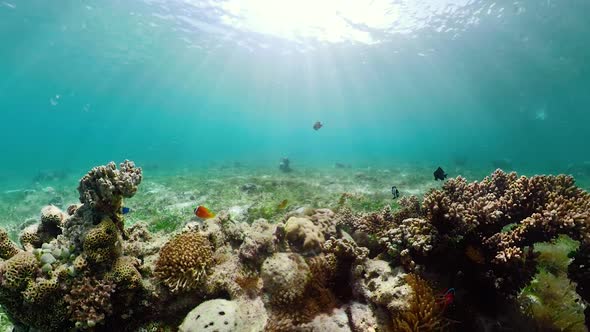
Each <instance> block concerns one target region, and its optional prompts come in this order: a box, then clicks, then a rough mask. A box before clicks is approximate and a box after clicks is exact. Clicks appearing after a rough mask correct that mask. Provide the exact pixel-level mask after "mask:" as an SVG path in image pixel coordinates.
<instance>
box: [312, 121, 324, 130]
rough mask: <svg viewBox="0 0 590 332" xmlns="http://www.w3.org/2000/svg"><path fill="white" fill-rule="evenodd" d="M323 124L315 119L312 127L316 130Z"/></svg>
mask: <svg viewBox="0 0 590 332" xmlns="http://www.w3.org/2000/svg"><path fill="white" fill-rule="evenodd" d="M323 126H324V125H323V124H322V123H321V122H319V121H316V122H315V123H314V124H313V129H314V130H316V131H317V130H319V129H320V128H322V127H323Z"/></svg>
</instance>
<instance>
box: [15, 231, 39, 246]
mask: <svg viewBox="0 0 590 332" xmlns="http://www.w3.org/2000/svg"><path fill="white" fill-rule="evenodd" d="M19 240H20V244H21V245H22V246H23V248H25V249H26V248H27V247H30V248H39V247H41V245H42V244H43V240H41V237H40V236H39V234H37V233H36V232H31V231H27V230H25V231H23V232H22V233H21V235H20V239H19Z"/></svg>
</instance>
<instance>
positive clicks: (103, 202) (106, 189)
mask: <svg viewBox="0 0 590 332" xmlns="http://www.w3.org/2000/svg"><path fill="white" fill-rule="evenodd" d="M141 179H142V172H141V168H137V167H135V164H134V163H133V162H132V161H129V160H125V162H123V163H122V164H121V165H120V167H119V169H117V167H116V165H115V163H114V162H110V163H109V164H107V165H105V166H98V167H95V168H93V169H92V170H90V172H88V174H86V175H85V176H84V177H82V179H81V180H80V185H79V186H78V192H79V193H80V202H81V203H82V204H88V205H90V206H91V207H93V208H96V209H111V210H112V209H116V208H118V207H119V206H120V204H121V199H122V198H123V197H132V196H133V195H135V193H136V192H137V186H139V184H140V183H141Z"/></svg>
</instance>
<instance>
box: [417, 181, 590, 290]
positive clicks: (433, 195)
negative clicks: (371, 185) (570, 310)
mask: <svg viewBox="0 0 590 332" xmlns="http://www.w3.org/2000/svg"><path fill="white" fill-rule="evenodd" d="M423 208H424V210H425V214H426V217H427V219H428V220H429V221H430V222H431V223H432V224H433V225H434V226H435V227H436V229H437V231H438V233H439V238H442V239H445V240H446V241H444V242H446V243H447V246H448V245H451V246H454V247H456V248H457V247H459V248H460V247H461V246H466V245H469V246H471V248H475V250H476V251H478V253H479V254H481V256H482V258H483V263H484V264H483V265H484V266H483V267H482V269H484V270H485V271H481V272H482V273H481V276H483V277H484V279H487V280H488V282H489V283H490V284H491V285H493V287H494V288H495V289H496V290H498V291H500V292H501V293H503V294H506V295H511V294H514V293H515V292H516V291H517V290H519V289H520V288H522V287H523V286H524V285H526V284H527V283H528V282H529V281H530V279H531V278H532V276H533V275H534V273H535V269H536V262H535V260H534V255H533V252H532V250H531V246H532V245H533V244H535V243H537V242H544V241H549V240H551V239H553V238H555V237H557V236H558V235H559V234H566V235H569V236H570V237H572V238H573V239H576V240H580V241H583V242H588V241H589V236H590V232H589V229H588V227H589V225H590V194H588V193H587V192H585V191H583V190H581V189H579V188H577V187H576V186H575V184H574V179H573V178H572V177H570V176H566V175H558V176H533V177H530V178H527V177H524V176H521V177H518V176H517V175H516V173H505V172H503V171H501V170H496V171H495V172H494V173H493V174H492V175H491V176H490V177H486V178H485V179H484V180H483V181H481V182H473V183H467V181H466V180H465V179H464V178H461V177H458V178H456V179H450V180H448V181H447V182H446V183H445V184H444V186H443V188H442V189H441V190H434V191H431V192H430V193H428V194H427V195H426V196H425V198H424V202H423ZM451 243H452V244H451ZM441 247H445V246H441ZM470 251H473V249H471V250H470ZM480 263H482V262H480Z"/></svg>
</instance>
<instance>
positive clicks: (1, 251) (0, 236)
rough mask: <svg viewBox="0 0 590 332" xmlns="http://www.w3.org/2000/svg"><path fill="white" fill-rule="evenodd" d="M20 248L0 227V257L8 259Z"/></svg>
mask: <svg viewBox="0 0 590 332" xmlns="http://www.w3.org/2000/svg"><path fill="white" fill-rule="evenodd" d="M19 251H20V249H18V248H17V246H16V245H15V244H14V243H13V242H12V241H11V240H10V238H8V233H7V232H6V231H5V230H4V229H2V228H0V257H1V258H3V259H8V258H10V257H12V256H14V255H16V254H17V253H18V252H19Z"/></svg>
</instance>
